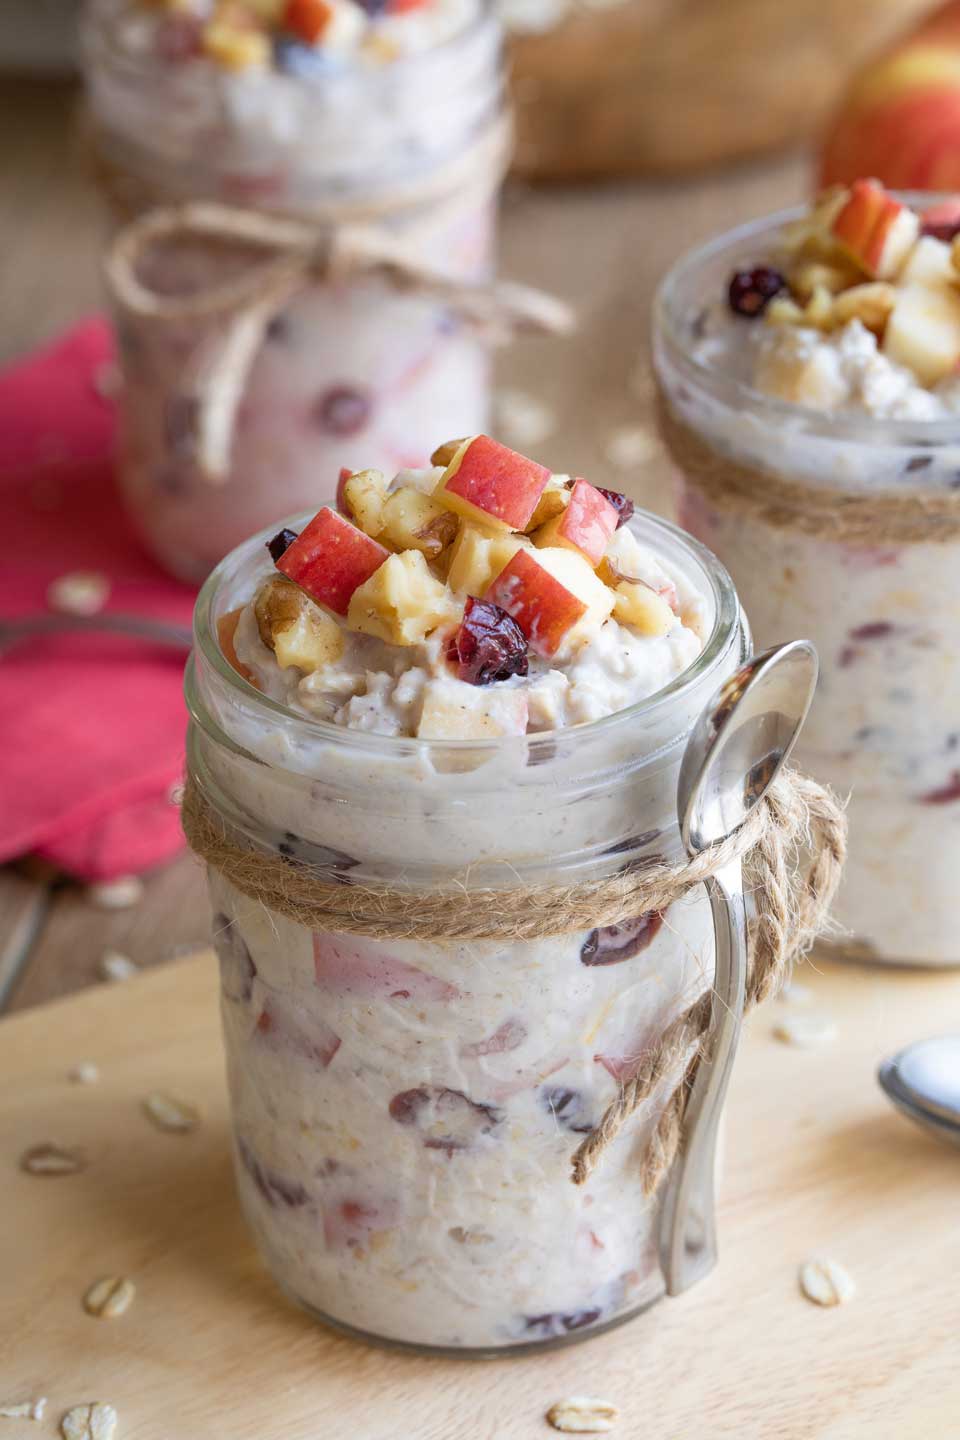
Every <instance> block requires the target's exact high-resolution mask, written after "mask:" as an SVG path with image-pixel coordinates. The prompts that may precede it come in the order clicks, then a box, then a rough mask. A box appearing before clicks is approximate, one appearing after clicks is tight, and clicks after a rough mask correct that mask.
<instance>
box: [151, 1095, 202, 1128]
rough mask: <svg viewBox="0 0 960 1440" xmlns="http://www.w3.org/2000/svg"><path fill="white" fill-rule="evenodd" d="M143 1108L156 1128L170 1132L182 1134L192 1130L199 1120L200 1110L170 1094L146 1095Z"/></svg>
mask: <svg viewBox="0 0 960 1440" xmlns="http://www.w3.org/2000/svg"><path fill="white" fill-rule="evenodd" d="M143 1108H144V1111H145V1113H146V1115H147V1117H148V1119H150V1120H152V1121H153V1123H154V1125H156V1127H157V1129H158V1130H166V1131H169V1132H170V1133H171V1134H181V1135H182V1134H185V1133H186V1132H187V1131H188V1130H194V1129H196V1127H197V1124H198V1123H199V1120H200V1112H199V1110H198V1109H197V1107H196V1106H195V1105H191V1104H190V1103H189V1102H188V1101H186V1100H177V1099H176V1098H175V1097H174V1096H172V1095H163V1094H159V1093H157V1094H153V1095H148V1096H147V1098H146V1100H144V1102H143Z"/></svg>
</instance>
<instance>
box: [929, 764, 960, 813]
mask: <svg viewBox="0 0 960 1440" xmlns="http://www.w3.org/2000/svg"><path fill="white" fill-rule="evenodd" d="M957 800H960V770H954V772H953V774H952V775H951V776H950V779H949V780H948V781H947V783H946V784H945V785H941V786H940V787H939V789H937V790H928V791H927V793H926V795H921V796H920V803H921V804H923V805H952V804H954V803H955V802H956V801H957Z"/></svg>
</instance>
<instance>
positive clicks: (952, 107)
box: [820, 0, 960, 190]
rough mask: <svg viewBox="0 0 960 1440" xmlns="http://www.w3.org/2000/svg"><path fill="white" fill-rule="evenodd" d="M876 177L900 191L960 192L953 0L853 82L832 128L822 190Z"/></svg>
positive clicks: (958, 11) (959, 27)
mask: <svg viewBox="0 0 960 1440" xmlns="http://www.w3.org/2000/svg"><path fill="white" fill-rule="evenodd" d="M860 175H873V176H876V177H877V179H879V180H882V181H883V182H884V184H886V185H889V186H891V187H892V188H896V189H929V190H954V189H960V4H958V3H957V0H948V3H947V4H946V5H943V6H942V7H941V8H940V9H939V10H936V11H934V13H933V14H932V15H931V16H930V17H929V18H928V19H927V20H925V21H923V22H922V23H921V24H920V25H919V26H917V28H916V29H914V30H913V32H912V33H911V34H910V35H908V36H906V37H905V38H904V39H901V40H899V41H898V42H897V43H896V44H894V45H893V46H892V47H890V48H889V49H888V50H886V51H885V52H884V53H883V54H881V55H879V56H877V57H876V58H875V59H873V60H872V61H870V62H869V63H868V64H867V65H866V66H865V68H864V69H862V70H861V71H860V72H859V74H858V75H857V76H856V77H855V78H854V80H853V83H852V84H851V86H850V87H849V89H848V91H847V94H846V96H845V98H844V99H843V100H842V101H841V104H840V106H839V108H838V110H837V112H836V114H835V116H834V118H833V120H832V122H831V124H830V125H829V127H828V129H827V132H826V136H825V139H824V144H823V150H822V154H821V164H820V183H821V184H822V185H834V184H849V183H850V182H851V181H852V180H854V179H856V178H857V177H858V176H860Z"/></svg>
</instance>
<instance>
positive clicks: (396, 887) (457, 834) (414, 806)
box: [185, 435, 746, 1351]
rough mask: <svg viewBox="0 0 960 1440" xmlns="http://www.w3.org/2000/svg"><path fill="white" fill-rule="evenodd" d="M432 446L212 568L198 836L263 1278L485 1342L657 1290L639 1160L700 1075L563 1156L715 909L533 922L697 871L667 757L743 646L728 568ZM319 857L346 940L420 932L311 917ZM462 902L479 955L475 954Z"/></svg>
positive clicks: (678, 752) (503, 1343)
mask: <svg viewBox="0 0 960 1440" xmlns="http://www.w3.org/2000/svg"><path fill="white" fill-rule="evenodd" d="M433 460H434V462H435V463H434V464H433V465H432V466H430V467H428V468H422V469H416V470H411V469H407V470H403V471H401V472H399V473H398V474H397V475H396V476H395V477H394V478H393V479H392V480H391V481H389V482H388V481H387V480H386V478H385V477H384V476H383V475H382V474H380V473H377V472H375V471H370V470H366V471H360V472H344V473H343V474H342V475H341V479H340V485H339V490H338V499H337V506H336V508H334V507H333V506H331V507H327V508H324V509H321V510H320V511H319V513H318V514H316V515H314V516H312V518H310V517H302V518H300V519H296V520H291V521H288V522H287V524H286V525H285V526H284V527H283V528H280V529H279V530H278V531H277V532H276V533H271V532H270V531H266V532H264V533H262V534H261V535H259V536H257V537H255V538H254V539H253V540H251V541H249V542H248V543H247V544H245V545H243V546H242V547H240V548H239V549H238V550H237V551H235V552H234V553H233V554H232V555H231V556H229V557H228V558H227V559H226V560H225V561H224V562H223V563H222V564H221V566H220V567H219V568H218V569H217V571H216V572H215V573H214V574H213V575H212V576H211V577H210V579H209V580H208V581H207V583H206V585H205V587H204V589H203V591H202V593H201V597H200V600H199V603H198V610H197V622H196V649H195V654H194V658H193V661H192V662H191V667H190V671H189V674H188V699H189V703H190V709H191V717H192V720H191V727H190V741H189V784H188V796H191V795H192V797H193V798H192V800H191V801H190V803H189V806H185V819H186V816H187V810H188V808H189V809H190V810H191V813H192V814H193V816H194V819H193V823H192V825H191V824H190V823H188V824H187V830H188V835H189V836H190V838H191V843H193V844H194V847H195V848H196V849H198V850H199V851H200V852H201V853H205V854H206V858H207V860H208V864H209V874H210V888H211V896H212V902H213V909H214V915H215V920H214V929H215V939H216V948H217V952H218V954H219V957H220V965H221V976H222V1009H223V1024H224V1034H225V1040H226V1053H227V1069H228V1079H229V1086H230V1093H231V1100H232V1108H233V1119H234V1127H235V1137H236V1143H235V1153H236V1170H237V1182H238V1186H239V1191H240V1195H241V1199H242V1203H243V1207H244V1210H245V1212H246V1214H247V1217H248V1219H249V1222H250V1224H251V1227H252V1229H253V1231H254V1233H255V1235H256V1237H257V1240H258V1243H259V1246H260V1248H261V1250H262V1253H263V1255H264V1257H265V1259H266V1261H267V1263H268V1265H269V1267H270V1269H271V1270H272V1272H273V1274H274V1275H275V1277H276V1279H277V1280H278V1281H279V1283H280V1284H281V1286H282V1287H283V1288H284V1289H285V1290H286V1291H287V1292H288V1293H289V1294H290V1295H292V1296H293V1297H295V1298H296V1299H297V1300H298V1301H300V1302H301V1303H302V1304H303V1305H305V1306H306V1307H308V1308H309V1309H311V1310H312V1311H314V1312H315V1313H317V1314H318V1315H320V1316H321V1317H322V1318H325V1319H327V1320H330V1321H332V1322H333V1323H335V1324H337V1325H339V1326H341V1327H343V1328H346V1329H348V1330H350V1331H352V1332H359V1333H362V1334H364V1335H369V1336H374V1337H378V1338H381V1339H386V1340H389V1341H394V1342H398V1343H407V1344H411V1345H417V1346H425V1347H431V1348H441V1349H447V1350H457V1351H463V1350H467V1351H498V1350H502V1349H504V1348H509V1347H529V1346H536V1345H541V1344H554V1343H557V1342H560V1341H565V1340H573V1339H579V1338H583V1337H584V1336H586V1335H588V1334H590V1333H592V1332H595V1331H597V1330H599V1329H602V1328H603V1327H605V1326H607V1325H609V1324H610V1323H613V1322H616V1321H618V1320H621V1319H625V1318H627V1317H628V1316H630V1315H631V1314H634V1313H636V1312H637V1311H638V1310H640V1309H642V1308H644V1307H645V1306H647V1305H649V1304H650V1303H651V1302H652V1301H654V1300H655V1299H657V1298H658V1297H659V1296H660V1295H661V1294H662V1293H663V1278H662V1275H661V1271H660V1264H659V1260H658V1243H657V1219H658V1209H659V1206H658V1201H657V1197H656V1196H655V1195H653V1196H650V1195H647V1194H645V1193H644V1187H643V1184H642V1180H641V1168H642V1167H641V1163H640V1162H641V1160H642V1158H643V1155H644V1153H645V1151H646V1148H647V1145H648V1143H649V1141H650V1138H651V1135H652V1133H653V1129H654V1127H655V1125H656V1123H657V1120H658V1118H659V1116H660V1113H661V1111H662V1109H663V1106H664V1104H665V1102H666V1100H667V1097H668V1095H669V1094H670V1092H671V1091H672V1089H673V1088H674V1085H675V1083H676V1082H677V1081H678V1080H679V1078H680V1073H681V1072H682V1069H683V1065H684V1063H685V1062H684V1061H681V1062H680V1063H679V1065H678V1068H677V1073H675V1074H674V1075H673V1076H671V1077H670V1078H669V1081H668V1083H666V1084H665V1085H664V1086H663V1087H661V1088H660V1089H658V1090H656V1091H655V1093H653V1094H652V1095H651V1097H650V1099H649V1101H647V1102H644V1104H643V1105H642V1106H641V1108H640V1109H638V1110H637V1111H636V1113H635V1114H634V1115H633V1116H632V1117H631V1119H630V1121H629V1124H628V1125H627V1126H626V1127H625V1129H624V1130H623V1132H622V1133H620V1134H619V1135H618V1136H617V1137H616V1139H615V1140H613V1141H612V1142H611V1143H610V1144H609V1146H608V1148H607V1149H606V1151H605V1153H604V1154H603V1155H602V1157H601V1158H600V1160H599V1162H598V1163H597V1165H596V1167H595V1169H594V1170H593V1172H592V1174H590V1176H589V1178H588V1179H587V1180H586V1183H584V1184H574V1183H572V1180H571V1157H572V1155H573V1153H574V1152H575V1151H576V1149H577V1147H578V1145H580V1144H581V1143H582V1142H583V1140H584V1138H585V1137H586V1136H587V1135H589V1134H590V1132H591V1131H592V1130H593V1129H594V1127H595V1126H596V1125H597V1123H598V1121H599V1119H600V1118H601V1116H602V1115H603V1114H604V1112H605V1110H606V1108H607V1106H608V1105H610V1104H611V1102H612V1101H613V1100H614V1098H615V1097H616V1096H617V1094H618V1092H619V1090H620V1088H621V1086H623V1085H624V1084H626V1082H627V1081H628V1080H630V1078H631V1077H632V1076H633V1075H635V1074H636V1073H637V1071H638V1067H639V1066H640V1065H641V1063H642V1060H643V1057H644V1055H645V1053H647V1052H648V1051H649V1050H650V1047H651V1046H653V1045H655V1044H656V1043H657V1040H658V1037H659V1036H660V1035H662V1033H663V1031H664V1030H665V1028H666V1027H667V1025H668V1024H669V1023H670V1022H671V1020H673V1019H674V1018H675V1017H676V1016H677V1015H678V1014H679V1013H680V1012H681V1011H682V1010H684V1009H685V1008H686V1007H687V1006H689V1005H690V1004H691V1003H692V1002H693V1001H695V1000H696V999H697V998H698V997H699V996H701V995H702V994H703V993H704V992H705V990H707V989H708V988H709V986H710V985H711V981H712V977H713V964H714V959H713V957H714V941H713V930H712V925H711V915H710V906H709V903H708V901H707V900H706V898H705V895H704V893H703V891H702V889H700V888H698V889H696V890H695V891H692V892H690V893H689V894H687V895H686V896H685V897H684V898H683V899H682V900H679V901H677V902H675V903H674V904H672V905H670V906H669V907H668V908H667V909H666V910H665V911H664V912H663V913H660V912H647V913H641V914H637V915H635V916H633V917H632V918H630V919H629V920H626V921H623V922H622V923H620V924H617V925H608V926H605V927H599V926H596V925H594V926H590V925H589V924H585V925H581V926H580V927H579V928H578V929H576V930H570V931H569V933H555V930H553V929H552V927H551V925H550V924H549V923H548V924H546V925H545V926H544V927H542V928H543V929H544V930H546V931H547V932H549V933H544V934H536V933H532V934H531V933H530V924H531V921H530V916H529V915H528V914H525V913H524V909H523V906H524V903H525V901H524V898H523V897H524V896H525V895H527V894H529V893H533V892H534V891H536V890H542V889H543V888H544V887H561V888H562V887H567V886H574V885H576V886H580V885H581V884H583V883H584V882H588V881H594V880H595V881H598V882H599V881H602V880H605V879H606V878H607V877H615V876H622V875H632V874H640V873H641V872H642V871H643V870H644V868H647V867H649V866H650V865H652V864H655V863H656V862H657V861H658V860H659V861H664V860H665V861H667V862H668V863H674V862H677V861H679V860H680V859H681V858H682V855H683V850H682V845H681V841H680V835H679V829H678V821H677V814H676V805H677V799H676V795H677V778H678V770H679V765H680V760H681V756H682V753H683V749H684V742H685V740H686V737H687V736H688V734H689V732H690V729H691V726H692V724H693V723H694V721H695V720H696V718H697V717H698V715H699V714H700V712H701V711H702V710H703V708H704V707H705V705H706V704H707V703H708V701H709V700H710V699H711V697H712V695H713V694H714V692H715V691H716V689H717V687H718V686H719V685H720V683H721V682H722V681H723V680H724V679H725V678H726V677H727V676H729V675H730V674H731V673H732V672H733V671H734V670H735V669H736V668H737V667H738V666H739V665H740V664H741V663H742V661H743V659H744V656H745V651H746V638H745V632H744V626H743V623H742V621H741V617H740V611H739V606H738V603H737V599H736V596H735V593H734V591H733V589H732V587H731V585H730V582H729V579H728V577H727V576H726V574H725V572H724V571H723V570H722V568H721V567H720V566H719V565H718V564H717V563H716V561H715V560H714V559H713V557H712V556H711V555H710V554H709V553H708V552H706V551H705V550H703V549H702V548H701V547H700V546H699V545H698V544H697V543H696V542H695V541H692V540H690V539H689V537H687V536H685V535H683V534H682V533H681V532H680V531H678V530H676V529H675V528H674V527H672V526H671V525H669V524H668V523H666V522H665V521H662V520H659V519H657V518H655V517H653V516H650V515H646V514H642V513H633V507H632V505H631V503H630V502H629V501H628V500H627V499H626V498H625V497H623V496H622V495H620V494H618V493H616V492H614V491H608V490H604V489H601V488H598V487H595V486H593V485H591V484H589V483H588V482H587V481H586V480H584V479H580V478H576V477H571V476H565V475H558V474H552V473H550V472H549V471H547V470H546V469H544V468H543V467H542V466H540V465H538V464H536V463H535V462H533V461H531V460H528V459H525V458H524V457H522V456H518V455H516V454H514V453H513V452H511V451H509V450H507V449H506V448H505V447H504V446H502V445H499V444H497V443H496V442H494V441H492V440H490V439H488V438H486V437H484V436H482V435H481V436H475V437H473V438H472V439H471V440H467V441H462V442H460V441H457V442H453V443H451V444H450V445H448V446H444V447H442V448H441V450H439V451H437V452H436V453H435V455H434V456H433ZM197 806H200V809H201V810H202V811H205V812H206V813H207V817H208V819H207V822H205V823H208V824H209V816H210V815H213V816H214V817H215V819H214V824H213V828H212V831H211V833H212V835H213V837H214V838H213V840H212V842H210V841H209V840H208V842H207V844H206V846H205V847H204V846H201V845H199V844H198V843H197V841H196V839H195V836H196V833H197V831H196V813H197V811H196V807H197ZM224 836H226V837H228V838H229V841H230V844H231V845H236V846H239V847H240V850H241V853H242V855H244V856H246V854H247V852H249V857H248V858H249V866H250V870H249V874H248V875H246V878H244V879H243V883H242V884H241V882H240V880H239V879H237V880H236V883H235V882H234V881H233V880H228V879H227V878H226V876H225V873H224V872H223V870H222V869H218V860H217V855H216V851H217V846H218V845H219V844H220V843H221V841H223V837H224ZM224 843H225V842H224ZM211 847H212V848H211ZM278 857H282V859H278ZM268 864H269V867H270V869H271V877H272V878H270V879H269V881H267V880H266V879H264V881H263V884H264V885H267V884H269V886H271V887H272V889H271V890H270V892H269V895H267V897H266V898H265V897H264V891H263V890H262V889H261V888H259V887H260V884H261V879H260V876H259V875H258V867H264V866H266V865H268ZM305 866H309V867H310V872H311V875H312V876H316V875H318V874H320V875H323V876H325V877H326V878H325V884H326V890H327V892H329V896H332V897H333V898H332V899H328V901H327V902H325V903H327V904H329V907H330V912H329V913H331V914H332V913H334V912H335V913H337V914H340V915H341V916H343V917H344V923H346V921H348V920H349V919H350V917H351V916H352V915H353V913H354V907H355V906H356V905H357V904H359V903H360V902H361V901H365V900H366V897H368V896H369V893H370V889H371V887H374V888H376V887H380V888H381V889H382V887H385V886H386V887H389V888H390V891H391V894H392V895H393V897H394V904H396V903H397V898H396V897H398V896H399V900H400V902H401V903H402V899H403V895H404V892H405V891H407V892H412V893H415V894H416V895H418V896H419V897H420V901H421V903H423V904H424V905H427V904H428V903H429V909H430V916H431V917H432V916H433V914H434V913H435V912H436V914H437V915H438V917H439V918H438V923H437V930H436V932H429V933H436V934H437V936H438V938H436V939H429V938H425V937H424V934H423V931H422V923H423V922H422V917H421V916H420V915H419V914H413V915H408V916H407V918H406V920H404V922H403V923H402V924H400V923H399V922H398V921H397V919H396V916H395V915H387V914H386V913H385V914H384V923H383V925H380V924H379V923H374V924H371V925H369V926H368V927H367V930H368V933H357V930H356V929H354V930H352V931H351V929H350V926H349V924H346V929H343V928H341V929H338V928H337V924H336V922H330V923H327V924H324V923H323V921H322V917H321V919H320V920H315V921H313V922H312V923H307V921H306V920H305V918H304V916H303V915H301V914H300V912H299V911H298V910H296V906H297V905H299V904H300V903H301V902H300V901H299V900H293V899H292V898H291V897H292V896H293V895H294V892H295V889H296V886H297V885H298V884H299V877H300V875H301V873H302V870H303V868H304V867H305ZM238 873H239V872H238ZM277 875H279V878H277ZM248 881H249V883H248ZM251 886H252V887H253V889H251ZM291 887H293V888H291ZM474 889H476V890H482V891H483V893H484V896H485V897H486V896H488V895H490V894H492V895H493V900H492V901H491V903H490V907H489V908H490V911H491V916H490V919H489V920H488V921H487V922H485V923H486V924H489V926H490V927H491V932H490V934H491V936H492V935H495V936H496V938H490V936H488V937H487V938H470V933H467V934H466V936H465V937H464V938H459V933H460V930H461V925H460V919H461V915H462V913H463V910H464V908H465V907H466V905H467V902H468V900H469V898H470V894H471V892H472V891H473V890H474ZM254 892H256V894H257V895H258V897H259V898H256V899H254V898H252V895H253V893H254ZM551 893H552V891H551ZM270 895H275V897H276V899H275V900H272V899H271V898H270ZM424 896H427V897H429V901H426V900H424V899H423V897H424ZM294 911H296V913H293V912H294ZM401 913H402V912H401ZM507 916H510V917H514V918H510V919H509V921H506V920H505V918H504V917H507ZM431 923H432V921H431ZM391 927H392V928H391ZM463 928H466V927H463ZM535 928H536V927H535ZM369 932H372V933H369ZM471 933H474V934H475V933H476V932H471ZM484 933H485V934H486V931H484ZM405 935H406V936H407V937H408V938H404V936H405ZM410 935H415V936H416V938H409V936H410ZM441 936H442V937H444V938H439V937H441Z"/></svg>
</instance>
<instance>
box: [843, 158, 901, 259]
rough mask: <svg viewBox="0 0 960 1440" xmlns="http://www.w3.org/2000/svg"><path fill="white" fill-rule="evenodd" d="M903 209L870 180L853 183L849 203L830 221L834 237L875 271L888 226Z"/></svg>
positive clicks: (888, 229) (888, 230) (898, 202)
mask: <svg viewBox="0 0 960 1440" xmlns="http://www.w3.org/2000/svg"><path fill="white" fill-rule="evenodd" d="M904 208H905V207H904V206H903V205H902V204H901V203H900V201H899V200H895V199H894V198H893V196H892V195H888V194H887V193H886V191H885V190H883V189H882V188H881V186H879V185H875V184H874V183H873V181H872V180H855V181H854V182H853V185H852V186H851V187H850V198H849V200H848V201H847V203H846V204H845V205H844V207H843V209H842V210H841V211H840V213H839V214H838V215H837V216H836V218H835V220H834V222H833V227H832V228H833V234H834V236H835V238H836V239H837V240H839V242H840V243H841V245H843V246H844V248H845V249H847V250H848V251H849V252H850V254H851V255H853V256H854V257H855V258H856V259H857V260H859V261H860V262H861V263H862V264H863V265H865V266H866V267H867V268H868V269H869V270H874V269H876V267H877V266H878V265H879V263H880V258H881V256H882V255H883V247H884V245H885V243H886V239H887V235H888V234H889V232H890V227H891V225H892V224H893V222H894V221H895V220H896V218H897V216H898V215H899V214H900V212H901V211H902V210H903V209H904Z"/></svg>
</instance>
